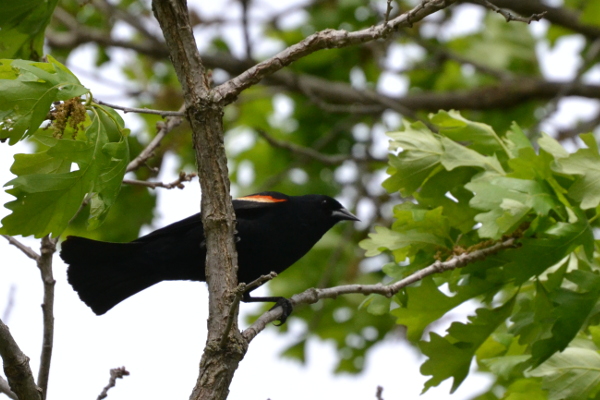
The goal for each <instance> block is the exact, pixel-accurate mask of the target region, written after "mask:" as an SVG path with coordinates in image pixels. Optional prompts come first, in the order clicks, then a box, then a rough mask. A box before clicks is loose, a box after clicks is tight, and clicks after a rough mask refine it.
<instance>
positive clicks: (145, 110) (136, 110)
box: [94, 99, 185, 117]
mask: <svg viewBox="0 0 600 400" xmlns="http://www.w3.org/2000/svg"><path fill="white" fill-rule="evenodd" d="M94 102H95V103H97V104H100V105H101V106H107V107H110V108H114V109H115V110H121V111H123V112H124V113H125V114H127V113H128V112H132V113H139V114H153V115H160V116H162V117H183V116H184V115H185V113H183V112H182V111H163V110H151V109H149V108H136V107H125V106H119V105H116V104H110V103H107V102H105V101H102V100H98V99H94Z"/></svg>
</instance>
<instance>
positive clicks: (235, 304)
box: [220, 271, 277, 349]
mask: <svg viewBox="0 0 600 400" xmlns="http://www.w3.org/2000/svg"><path fill="white" fill-rule="evenodd" d="M276 276H277V273H276V272H273V271H272V272H270V273H268V274H267V275H262V276H260V277H258V278H257V279H255V280H253V281H252V282H250V283H248V284H246V283H244V282H242V283H240V284H239V285H238V287H237V288H236V290H235V297H234V299H233V301H232V302H231V307H230V308H229V314H228V316H227V328H226V329H225V331H224V333H223V336H221V343H220V347H221V348H222V349H223V348H225V345H226V344H227V341H228V340H229V332H230V331H231V327H232V326H233V321H234V320H235V318H236V317H237V315H238V309H239V307H240V301H241V300H242V297H244V294H245V293H248V292H251V291H252V290H254V289H256V288H257V287H259V286H261V285H263V284H264V283H266V282H268V281H270V280H271V279H273V278H275V277H276Z"/></svg>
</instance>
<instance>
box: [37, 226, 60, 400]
mask: <svg viewBox="0 0 600 400" xmlns="http://www.w3.org/2000/svg"><path fill="white" fill-rule="evenodd" d="M57 242H58V238H54V239H52V238H50V236H48V235H47V236H44V237H43V238H42V245H41V248H40V253H41V257H40V258H39V260H38V262H37V265H38V268H39V270H40V275H41V277H42V282H43V284H44V302H43V303H42V314H43V339H42V354H41V357H40V369H39V372H38V380H37V383H38V386H39V387H40V389H41V390H42V394H43V398H47V396H48V378H49V376H50V363H51V361H52V348H53V342H54V285H55V283H56V281H55V280H54V277H53V275H52V258H53V256H54V253H55V252H56V243H57Z"/></svg>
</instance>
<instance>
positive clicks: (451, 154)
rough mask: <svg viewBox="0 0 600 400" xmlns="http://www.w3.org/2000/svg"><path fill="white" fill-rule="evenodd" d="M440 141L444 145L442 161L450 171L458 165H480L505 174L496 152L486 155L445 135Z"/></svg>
mask: <svg viewBox="0 0 600 400" xmlns="http://www.w3.org/2000/svg"><path fill="white" fill-rule="evenodd" d="M440 141H441V143H442V145H443V146H444V153H443V154H442V157H441V160H440V161H441V163H442V165H443V166H444V168H446V169H447V170H448V171H452V170H453V169H454V168H458V167H478V168H483V169H484V170H486V171H491V172H493V173H495V174H498V175H504V174H505V172H504V169H503V168H502V165H500V162H499V161H498V159H497V158H496V155H495V154H494V155H493V156H484V155H482V154H481V153H478V152H477V151H475V150H471V149H469V148H468V147H465V146H462V145H460V144H458V143H456V142H454V141H452V140H450V139H448V138H445V137H442V138H441V139H440Z"/></svg>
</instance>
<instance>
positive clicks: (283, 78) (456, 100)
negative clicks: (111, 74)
mask: <svg viewBox="0 0 600 400" xmlns="http://www.w3.org/2000/svg"><path fill="white" fill-rule="evenodd" d="M531 1H532V2H534V3H536V1H535V0H531ZM495 3H496V4H500V3H510V4H511V5H513V4H516V6H517V9H518V8H519V7H520V6H522V7H523V8H525V5H527V8H526V11H527V10H529V8H530V7H529V4H528V3H529V1H522V0H518V1H516V2H515V1H512V0H495ZM517 3H518V4H517ZM540 7H541V6H540ZM509 8H512V7H509ZM546 8H547V7H546ZM535 10H538V9H537V8H535ZM560 11H562V9H558V10H557V11H556V12H550V11H549V12H548V14H547V15H546V19H550V15H561V14H560ZM564 11H565V12H566V13H567V14H572V13H570V12H567V11H568V10H564ZM567 27H568V26H567ZM593 30H594V35H591V33H590V32H588V33H590V36H591V37H592V38H595V37H600V29H597V28H593ZM77 34H78V32H71V33H70V35H71V36H76V35H77ZM584 34H585V33H584ZM105 36H106V35H105ZM89 41H91V38H87V37H83V38H79V39H78V40H77V43H87V42H89ZM48 42H49V44H50V45H51V46H53V47H57V48H70V47H72V46H75V44H71V45H68V44H67V43H64V42H61V41H56V40H54V39H53V35H52V34H50V36H48ZM102 44H104V45H106V46H113V47H121V48H129V49H133V50H135V51H138V52H140V53H141V54H146V55H148V56H151V57H158V58H165V57H167V53H166V49H164V48H159V47H157V46H152V45H151V44H150V43H148V44H147V46H146V45H143V46H142V45H140V44H139V43H129V42H125V41H116V40H112V39H111V38H110V37H105V38H104V39H103V43H102ZM140 47H142V48H140ZM202 57H203V60H204V61H205V62H206V66H207V67H209V68H221V69H223V70H225V71H227V72H228V73H230V74H241V73H243V71H244V70H245V69H247V68H250V67H251V66H250V65H249V63H248V62H247V61H244V60H238V59H236V58H234V57H233V56H231V55H230V54H212V55H211V54H205V55H203V56H202ZM456 59H457V60H458V58H456ZM464 61H465V62H470V61H468V60H464ZM474 66H475V67H476V68H478V66H476V65H474ZM490 72H491V71H490ZM264 81H265V84H268V85H273V86H284V87H285V88H286V89H287V90H289V91H292V92H297V93H303V94H305V95H307V94H308V93H310V99H311V100H312V101H315V100H316V99H320V103H319V105H320V106H323V104H327V107H334V106H336V107H338V108H337V109H336V110H335V111H336V112H339V111H345V112H347V111H352V110H353V109H359V111H363V112H367V111H369V112H370V111H372V112H373V113H377V112H383V111H384V110H385V109H388V108H389V109H392V110H395V111H398V112H400V113H401V114H403V115H405V112H403V110H404V111H405V110H411V111H412V112H415V111H432V112H433V111H438V110H440V109H446V110H448V109H457V110H490V109H495V108H512V107H518V106H519V105H521V104H523V103H525V102H528V101H531V100H540V101H544V100H548V99H552V98H553V97H555V96H556V95H557V94H558V93H559V91H561V90H562V89H563V88H564V87H565V86H568V85H569V84H570V82H557V81H545V80H543V79H537V78H531V77H526V78H518V77H515V78H514V80H510V81H509V80H506V81H504V82H501V83H498V84H496V85H490V86H486V87H480V88H475V89H470V90H460V91H449V92H443V93H439V92H421V93H411V94H409V95H406V96H401V97H400V96H399V97H392V96H387V95H383V94H381V93H377V92H370V93H366V91H364V90H360V89H356V88H353V87H352V86H350V85H349V84H347V83H343V82H331V81H328V80H326V79H323V78H319V77H315V76H310V75H298V74H297V73H294V72H291V71H282V70H280V71H277V72H276V73H274V74H273V75H271V76H268V77H265V79H264ZM566 95H567V96H579V97H586V98H590V99H600V86H599V85H590V84H587V85H583V84H582V85H578V86H577V87H574V88H570V90H569V91H567V92H566ZM315 102H316V101H315ZM348 106H349V108H348ZM364 107H373V109H369V110H366V109H364ZM376 107H379V109H377V108H376Z"/></svg>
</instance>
